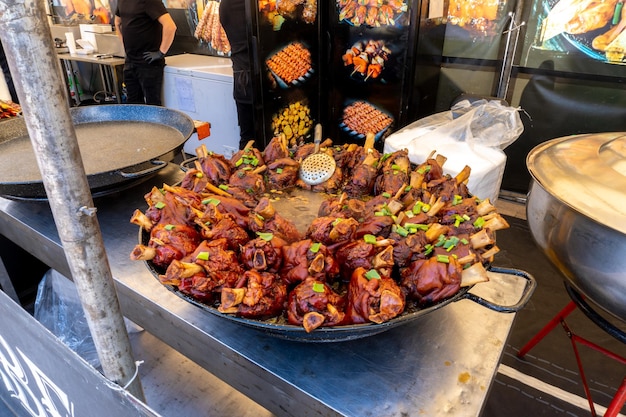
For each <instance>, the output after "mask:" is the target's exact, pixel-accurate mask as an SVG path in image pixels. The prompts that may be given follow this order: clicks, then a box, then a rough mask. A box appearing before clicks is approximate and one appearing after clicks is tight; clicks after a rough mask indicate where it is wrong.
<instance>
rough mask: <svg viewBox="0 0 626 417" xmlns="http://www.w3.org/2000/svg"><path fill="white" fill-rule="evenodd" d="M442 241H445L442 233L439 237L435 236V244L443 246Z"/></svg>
mask: <svg viewBox="0 0 626 417" xmlns="http://www.w3.org/2000/svg"><path fill="white" fill-rule="evenodd" d="M444 243H446V237H445V236H444V235H439V237H438V238H437V242H435V246H436V247H439V246H443V244H444Z"/></svg>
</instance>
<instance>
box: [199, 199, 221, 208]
mask: <svg viewBox="0 0 626 417" xmlns="http://www.w3.org/2000/svg"><path fill="white" fill-rule="evenodd" d="M219 203H221V201H220V200H218V199H217V198H207V199H206V200H202V204H204V205H208V204H213V205H214V206H217V205H218V204H219Z"/></svg>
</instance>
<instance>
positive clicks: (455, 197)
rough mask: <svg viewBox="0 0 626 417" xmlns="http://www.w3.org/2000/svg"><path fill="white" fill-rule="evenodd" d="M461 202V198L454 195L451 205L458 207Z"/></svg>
mask: <svg viewBox="0 0 626 417" xmlns="http://www.w3.org/2000/svg"><path fill="white" fill-rule="evenodd" d="M462 202H463V197H461V196H460V195H458V194H455V195H454V197H453V198H452V205H453V206H456V205H459V204H461V203H462Z"/></svg>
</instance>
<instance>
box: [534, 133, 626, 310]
mask: <svg viewBox="0 0 626 417" xmlns="http://www.w3.org/2000/svg"><path fill="white" fill-rule="evenodd" d="M526 163H527V166H528V170H529V171H530V174H531V177H532V183H531V186H530V191H529V194H528V199H527V205H526V213H527V218H528V224H529V226H530V231H531V233H532V235H533V237H534V239H535V241H536V242H537V244H538V246H539V247H540V248H541V249H543V251H544V252H545V253H546V255H547V256H548V257H549V258H550V260H551V261H552V262H553V263H554V265H556V266H557V267H558V268H559V270H560V271H561V272H562V273H563V274H564V275H565V277H566V278H567V280H568V282H569V283H570V284H571V286H572V287H574V288H575V289H576V290H577V291H579V292H580V293H581V294H582V295H584V296H585V297H587V298H588V299H589V300H591V301H592V302H593V303H594V304H596V305H597V306H599V307H601V308H602V309H603V310H605V311H606V312H608V313H610V314H612V315H613V316H615V317H617V318H618V319H621V320H624V321H626V133H621V132H620V133H615V132H614V133H602V134H586V135H576V136H569V137H564V138H558V139H553V140H551V141H548V142H545V143H543V144H541V145H539V146H537V147H535V148H534V149H533V150H531V152H530V153H529V154H528V157H527V160H526Z"/></svg>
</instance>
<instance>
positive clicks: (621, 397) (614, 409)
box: [604, 378, 626, 417]
mask: <svg viewBox="0 0 626 417" xmlns="http://www.w3.org/2000/svg"><path fill="white" fill-rule="evenodd" d="M624 403H626V378H624V380H623V381H622V385H620V387H619V388H618V389H617V394H615V397H613V400H612V401H611V404H609V407H608V408H607V409H606V413H605V414H604V417H616V416H617V415H618V414H619V412H620V410H621V409H622V407H623V406H624Z"/></svg>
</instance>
